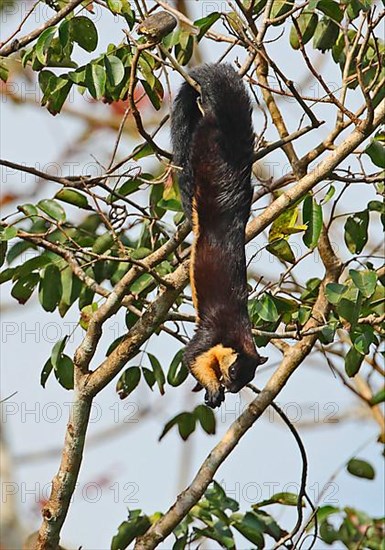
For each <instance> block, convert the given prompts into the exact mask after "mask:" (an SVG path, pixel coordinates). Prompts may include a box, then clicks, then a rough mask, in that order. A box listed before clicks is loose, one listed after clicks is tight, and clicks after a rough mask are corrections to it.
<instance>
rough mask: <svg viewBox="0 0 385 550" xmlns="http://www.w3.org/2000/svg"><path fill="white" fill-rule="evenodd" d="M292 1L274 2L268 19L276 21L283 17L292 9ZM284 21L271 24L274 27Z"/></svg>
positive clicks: (279, 0) (281, 0)
mask: <svg viewBox="0 0 385 550" xmlns="http://www.w3.org/2000/svg"><path fill="white" fill-rule="evenodd" d="M293 5H294V0H274V2H273V5H272V8H271V11H270V19H276V18H277V17H281V16H282V15H285V13H287V12H288V11H290V10H291V9H292V8H293ZM282 23H284V21H279V22H278V23H273V24H274V25H282Z"/></svg>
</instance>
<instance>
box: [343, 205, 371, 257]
mask: <svg viewBox="0 0 385 550" xmlns="http://www.w3.org/2000/svg"><path fill="white" fill-rule="evenodd" d="M368 225H369V211H368V210H363V211H362V212H356V213H355V214H353V216H349V217H348V219H347V220H346V222H345V234H344V238H345V243H346V246H347V247H348V249H349V252H351V253H352V254H360V253H361V252H362V250H363V248H364V246H365V245H366V243H367V242H368Z"/></svg>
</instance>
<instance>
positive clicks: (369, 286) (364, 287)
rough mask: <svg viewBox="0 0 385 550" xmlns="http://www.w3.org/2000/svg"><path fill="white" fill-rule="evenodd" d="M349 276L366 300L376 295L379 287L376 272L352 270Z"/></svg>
mask: <svg viewBox="0 0 385 550" xmlns="http://www.w3.org/2000/svg"><path fill="white" fill-rule="evenodd" d="M349 275H350V277H351V278H352V281H353V283H354V284H355V286H356V287H357V288H358V290H359V291H360V292H361V293H362V294H363V296H364V297H365V298H370V297H371V296H372V295H373V294H374V291H375V290H376V285H377V274H376V272H375V271H370V270H369V269H368V270H365V271H356V270H355V269H350V270H349Z"/></svg>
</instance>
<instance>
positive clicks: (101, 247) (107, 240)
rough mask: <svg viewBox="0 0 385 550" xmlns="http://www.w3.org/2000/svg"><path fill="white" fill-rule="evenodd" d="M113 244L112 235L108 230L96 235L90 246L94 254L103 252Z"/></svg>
mask: <svg viewBox="0 0 385 550" xmlns="http://www.w3.org/2000/svg"><path fill="white" fill-rule="evenodd" d="M113 244H114V236H113V235H112V233H111V232H110V231H107V232H106V233H103V235H100V236H99V237H97V239H96V241H95V242H94V244H93V246H92V252H93V253H94V254H104V253H105V252H107V250H109V249H110V248H111V247H112V245H113Z"/></svg>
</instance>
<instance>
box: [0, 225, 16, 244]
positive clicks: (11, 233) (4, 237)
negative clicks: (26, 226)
mask: <svg viewBox="0 0 385 550" xmlns="http://www.w3.org/2000/svg"><path fill="white" fill-rule="evenodd" d="M16 236H17V229H16V227H14V226H13V225H9V226H8V227H6V228H5V229H4V230H3V231H1V232H0V241H10V240H11V239H14V238H15V237H16Z"/></svg>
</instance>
